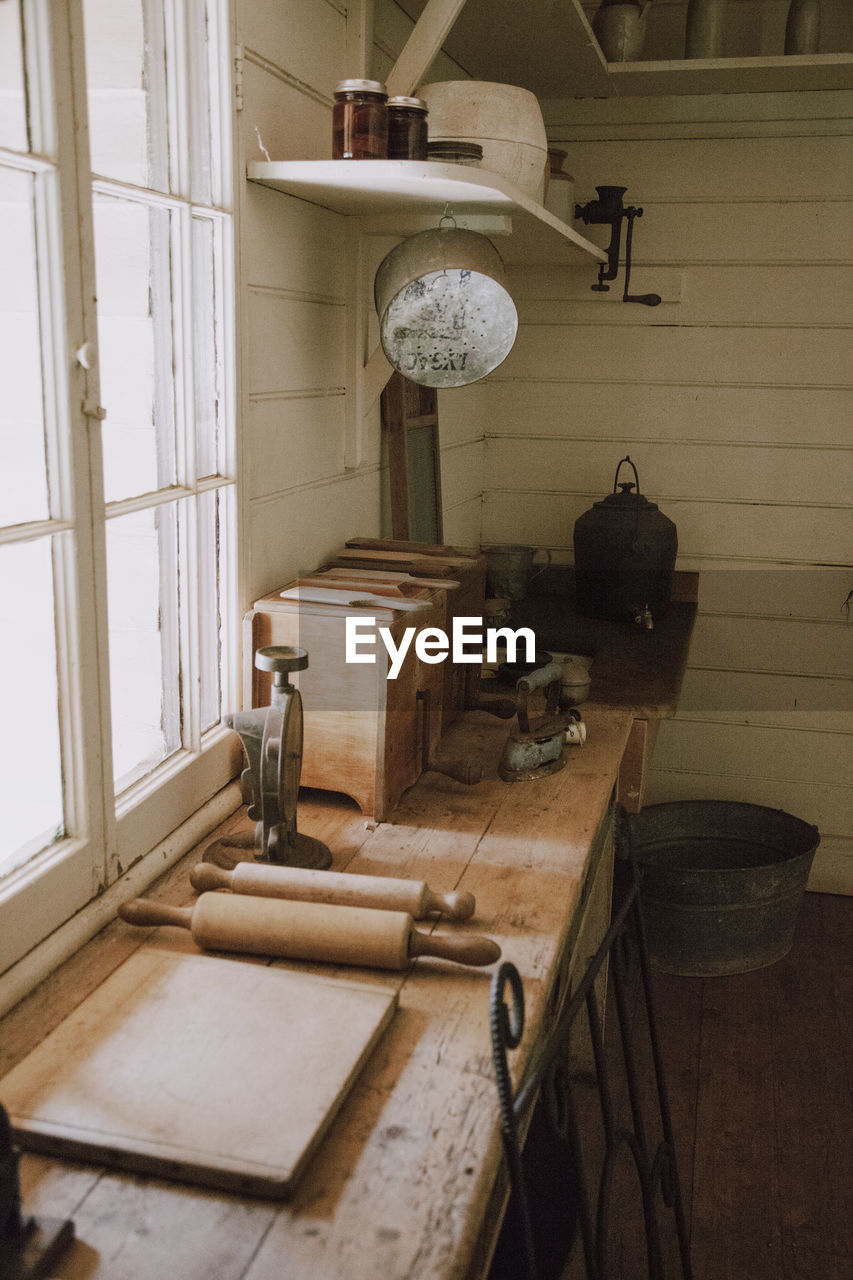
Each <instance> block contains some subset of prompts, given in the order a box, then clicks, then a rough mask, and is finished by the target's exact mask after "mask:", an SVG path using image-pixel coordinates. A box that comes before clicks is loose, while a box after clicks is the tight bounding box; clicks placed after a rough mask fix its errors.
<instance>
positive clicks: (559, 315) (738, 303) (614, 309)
mask: <svg viewBox="0 0 853 1280" xmlns="http://www.w3.org/2000/svg"><path fill="white" fill-rule="evenodd" d="M644 228H645V224H641V230H643V229H644ZM843 244H844V242H843V241H841V243H840V244H839V246H837V248H841V247H842V246H843ZM638 253H639V254H640V256H638ZM664 253H665V251H664ZM650 254H651V244H650V243H647V242H646V241H644V240H642V239H640V232H639V231H638V233H637V239H636V240H635V242H634V265H633V266H632V269H631V292H632V293H634V292H636V293H652V292H653V293H658V294H660V295H661V297H662V298H663V299H664V303H663V305H662V306H661V308H660V310H656V311H655V313H654V316H653V317H652V320H653V322H654V323H655V324H660V323H662V322H663V321H671V322H674V323H677V324H679V325H685V324H713V325H771V326H773V327H774V328H779V327H780V326H785V327H791V328H795V329H799V328H804V327H811V326H815V327H817V326H825V325H842V326H845V325H847V324H848V323H849V320H850V295H851V290H853V279H851V277H853V268H851V267H850V266H848V265H845V264H840V263H837V262H833V263H832V264H831V265H825V264H820V263H810V264H808V265H803V264H801V263H789V264H788V265H787V266H786V269H785V270H784V271H780V270H779V269H778V265H777V264H775V263H774V264H771V265H759V264H755V263H744V262H738V263H735V264H728V263H719V262H717V263H712V264H708V265H705V264H703V263H699V262H695V261H694V262H691V264H690V271H689V288H687V287H685V285H686V283H687V280H688V275H687V271H686V269H685V267H684V266H680V267H670V266H667V265H666V264H665V262H663V261H661V262H650V261H649V259H650ZM509 278H510V287H511V292H512V296H513V299H514V300H515V304H516V307H517V309H518V313H519V320H520V323H522V324H526V323H528V322H529V323H536V322H539V323H540V324H555V323H562V324H569V323H574V324H584V325H586V324H623V325H635V324H637V322H638V318H639V317H641V316H642V315H643V313H641V312H638V311H637V309H636V307H635V306H633V305H625V304H624V303H622V301H621V299H622V289H621V287H620V282H619V281H618V280H617V281H616V282H615V284H614V288H613V289H612V290H611V292H610V294H607V295H605V294H599V293H594V292H593V291H592V290H591V288H590V285H592V284H594V283H595V280H596V271H595V269H594V267H592V266H587V267H563V268H557V269H555V270H553V271H548V270H545V269H543V268H528V269H526V270H521V269H517V268H513V269H512V270H511V272H510V277H509ZM671 297H673V298H677V300H678V306H677V307H673V306H671V305H670V303H669V299H670V298H671ZM567 299H570V301H567Z"/></svg>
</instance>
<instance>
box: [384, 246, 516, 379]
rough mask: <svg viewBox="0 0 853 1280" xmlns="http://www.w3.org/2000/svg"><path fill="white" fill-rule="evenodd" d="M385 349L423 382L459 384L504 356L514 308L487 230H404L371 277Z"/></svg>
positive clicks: (509, 343) (512, 338)
mask: <svg viewBox="0 0 853 1280" xmlns="http://www.w3.org/2000/svg"><path fill="white" fill-rule="evenodd" d="M374 297H375V301H376V312H377V315H378V316H379V332H380V341H381V343H382V350H383V351H384V352H385V355H386V356H387V358H388V360H389V361H390V362H391V364H392V365H393V366H394V368H395V369H397V370H399V372H400V373H402V374H403V375H404V376H405V377H407V378H409V379H410V380H411V381H412V382H417V383H419V384H420V385H421V386H425V387H464V386H467V385H468V383H470V382H477V381H478V380H479V379H480V378H484V377H485V376H486V374H487V373H491V371H492V370H493V369H496V368H497V366H498V365H499V364H500V363H501V361H503V360H505V359H506V357H507V356H508V355H509V352H510V351H511V349H512V345H513V343H514V342H515V335H516V333H517V331H518V314H517V312H516V309H515V303H514V302H513V300H512V298H511V297H510V295H509V293H508V292H507V288H506V285H505V283H504V270H503V263H502V261H501V257H500V254H499V253H498V251H497V249H496V248H495V246H494V245H493V244H492V242H491V240H489V239H488V238H487V237H486V236H483V235H480V234H479V233H478V232H476V231H465V230H463V229H461V228H459V227H447V228H444V227H435V228H433V229H432V230H430V231H422V232H420V233H419V234H418V235H414V236H409V237H408V239H406V240H403V241H402V242H401V243H400V244H398V245H397V246H396V248H394V249H392V250H391V252H390V253H389V254H388V256H387V257H386V258H384V259H383V261H382V262H381V263H380V266H379V270H378V271H377V273H376V280H375V283H374Z"/></svg>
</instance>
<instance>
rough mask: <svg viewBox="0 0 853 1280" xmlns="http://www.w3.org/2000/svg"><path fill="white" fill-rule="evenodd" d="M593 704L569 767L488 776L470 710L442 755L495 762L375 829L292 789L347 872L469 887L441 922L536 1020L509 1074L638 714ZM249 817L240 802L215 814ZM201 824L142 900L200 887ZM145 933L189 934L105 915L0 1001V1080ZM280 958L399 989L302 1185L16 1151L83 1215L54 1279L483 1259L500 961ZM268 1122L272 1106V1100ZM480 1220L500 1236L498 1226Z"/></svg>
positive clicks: (214, 1276)
mask: <svg viewBox="0 0 853 1280" xmlns="http://www.w3.org/2000/svg"><path fill="white" fill-rule="evenodd" d="M584 715H585V719H586V721H587V725H588V731H589V737H588V741H587V744H586V745H585V746H584V747H582V748H569V749H568V752H567V754H568V764H567V766H566V768H565V769H564V770H563V771H562V772H560V773H557V774H554V775H552V776H550V777H546V778H542V779H539V780H537V781H535V782H531V783H517V784H507V783H504V782H502V781H501V780H500V779H499V778H497V776H496V772H495V770H496V765H497V761H498V758H499V755H500V750H501V747H502V745H503V742H504V740H505V737H506V733H507V728H508V726H507V724H506V723H505V722H501V721H497V720H495V719H494V718H493V717H491V716H488V715H486V714H485V713H482V712H471V713H468V714H466V715H465V716H464V717H463V719H462V720H461V721H459V722H458V723H457V724H456V725H454V726H453V727H452V729H451V730H450V732H449V733H448V734H447V735H446V737H445V738H444V739H443V740H442V744H441V752H440V756H441V757H443V758H445V759H448V760H449V759H454V758H458V757H459V756H467V757H471V756H477V757H479V758H480V759H482V760H483V762H484V765H485V770H486V777H485V779H484V781H483V782H482V783H480V784H479V785H478V786H476V787H470V788H466V787H463V786H461V785H460V784H459V783H456V782H454V781H452V780H451V779H449V778H447V777H445V776H443V775H439V774H435V773H430V774H425V775H424V776H423V777H422V778H421V779H420V780H419V781H418V783H417V784H416V785H415V786H414V787H413V788H412V789H411V790H410V791H409V792H408V793H407V794H406V795H405V796H404V798H403V801H402V802H401V804H400V805H399V807H398V809H397V811H396V813H395V815H394V817H393V820H392V821H390V822H386V823H383V824H381V825H379V826H376V827H373V826H372V824H368V823H366V822H365V820H364V818H363V817H362V815H361V813H360V811H359V810H358V808H357V807H356V806H355V805H354V804H353V803H352V802H351V801H349V800H346V799H345V798H343V797H341V796H335V795H329V794H324V793H319V792H312V793H308V794H305V793H303V797H302V798H301V799H300V806H299V827H300V830H303V831H306V832H308V833H310V834H313V835H316V836H318V837H319V838H320V839H322V840H324V841H325V842H326V843H327V844H328V845H329V847H330V848H331V850H332V853H333V860H334V861H333V865H334V868H335V869H336V870H343V869H347V870H350V871H357V872H360V873H363V874H367V875H371V874H373V875H394V876H406V877H410V878H413V879H424V880H426V881H427V882H428V883H429V884H430V885H431V886H432V887H434V888H439V889H450V888H460V889H465V890H469V891H470V892H472V893H473V894H474V895H475V896H476V899H477V912H476V916H475V918H474V919H473V920H472V921H466V922H465V924H464V926H463V925H457V926H452V925H441V924H438V925H436V926H435V927H436V928H437V929H439V930H452V929H453V928H456V929H461V930H464V931H465V932H471V931H474V930H479V931H482V932H483V933H485V934H487V935H489V936H490V937H493V938H495V939H496V940H497V941H498V942H499V943H500V945H501V947H502V950H503V957H504V958H505V959H507V960H511V961H512V962H513V963H514V964H515V965H516V966H517V967H518V969H519V970H520V972H521V975H522V978H523V982H524V990H525V999H526V1003H527V1025H526V1031H525V1038H524V1042H523V1044H522V1048H521V1050H520V1051H519V1052H518V1053H517V1054H516V1055H515V1067H516V1070H519V1069H521V1068H523V1064H524V1062H525V1059H526V1056H527V1054H528V1053H529V1049H530V1046H531V1044H532V1043H533V1041H534V1040H535V1037H536V1034H537V1030H538V1029H539V1028H540V1027H541V1023H542V1019H543V1013H544V1009H545V1002H546V999H547V995H548V992H549V988H550V985H551V983H552V982H553V980H554V977H555V970H556V965H557V960H558V958H559V956H560V953H561V949H562V948H563V946H564V943H565V941H566V938H567V936H568V934H569V930H570V928H571V925H572V919H573V915H574V913H575V908H576V905H577V903H578V898H579V894H580V891H581V887H582V884H583V879H584V874H585V870H586V868H587V863H588V859H589V856H590V850H591V847H592V842H593V838H594V836H595V833H596V830H597V828H598V827H599V825H600V822H601V820H602V816H603V815H604V814H605V813H606V810H607V807H608V804H609V802H610V799H611V796H612V794H613V790H614V785H615V783H616V778H617V773H618V770H619V765H620V761H621V759H622V756H623V753H624V752H625V748H626V744H627V742H628V739H629V735H630V733H631V729H632V724H633V712H632V711H631V710H626V709H625V708H620V707H607V706H602V705H600V704H597V703H595V702H590V703H589V704H587V705H586V706H585V707H584ZM245 825H246V818H245V814H244V812H242V811H241V812H240V813H238V814H237V815H235V816H234V817H233V818H232V819H230V820H229V822H228V823H226V824H224V826H223V828H221V829H220V831H221V832H223V831H225V830H234V829H236V828H238V827H240V826H243V827H245ZM212 838H213V836H211V837H210V838H209V839H212ZM209 839H208V840H205V841H204V843H203V845H202V846H200V847H199V849H197V850H194V851H193V852H191V853H190V854H189V855H187V857H186V858H184V859H183V860H182V862H181V863H179V864H178V866H177V867H175V868H174V869H173V870H172V871H171V872H170V873H169V874H168V875H167V876H165V877H164V878H163V879H162V880H161V881H159V882H158V883H157V884H156V885H154V886H153V888H152V889H151V890H150V896H152V897H155V898H158V899H160V900H165V901H170V902H177V903H181V904H183V903H187V902H190V901H192V899H193V892H192V889H191V888H190V885H189V879H188V876H189V870H190V868H191V867H192V866H193V865H195V863H196V862H197V861H198V858H199V856H200V854H201V852H202V851H203V849H204V847H206V845H207V844H208V843H209ZM421 927H429V926H428V925H427V924H426V923H424V924H422V925H421ZM143 944H144V945H148V946H150V945H156V946H164V947H167V948H169V949H172V950H184V951H186V950H191V951H192V950H195V949H196V948H195V946H194V944H193V943H192V941H191V940H190V938H189V936H188V935H187V934H186V933H185V932H184V931H179V930H176V929H167V928H163V929H160V930H156V931H153V932H152V933H148V932H144V931H141V930H135V929H132V928H131V927H130V926H128V925H125V924H123V923H122V922H120V921H115V922H113V923H112V924H110V925H109V926H108V927H107V928H106V929H104V930H103V931H102V932H101V933H100V934H98V935H97V937H96V938H94V939H93V940H92V941H91V942H90V943H89V944H88V945H87V946H86V947H84V948H83V949H82V950H81V951H80V952H79V953H78V954H77V955H76V956H74V957H73V958H72V959H71V960H69V961H68V962H67V963H66V964H65V965H63V966H62V967H61V968H60V969H58V970H57V971H56V973H54V974H53V975H52V976H51V977H50V978H49V979H48V980H47V981H45V982H44V983H42V985H41V986H40V987H39V988H37V990H36V991H34V992H33V993H32V994H31V995H30V996H29V997H28V998H27V999H26V1000H24V1001H22V1002H21V1004H20V1005H18V1006H17V1007H16V1008H15V1009H14V1010H12V1011H11V1013H9V1014H8V1015H7V1017H6V1018H5V1020H4V1021H3V1024H2V1036H0V1075H3V1074H5V1073H6V1072H7V1071H8V1070H10V1069H11V1067H12V1066H14V1065H15V1064H16V1063H17V1062H18V1061H20V1060H21V1058H23V1057H24V1056H25V1055H26V1053H27V1052H28V1051H29V1050H30V1049H31V1048H32V1047H33V1046H34V1045H35V1044H36V1043H38V1042H39V1041H40V1039H41V1038H43V1036H44V1035H46V1034H47V1033H48V1032H49V1031H50V1030H51V1029H52V1028H53V1027H54V1026H56V1025H57V1024H58V1023H59V1022H60V1021H61V1020H62V1018H63V1017H65V1016H67V1014H68V1013H69V1012H70V1011H71V1010H72V1009H73V1008H74V1007H76V1005H77V1004H79V1002H80V1001H81V1000H83V999H84V998H85V997H86V996H87V995H88V994H89V993H90V992H91V991H93V990H94V989H95V988H96V987H97V986H98V985H99V984H100V983H101V982H103V981H104V979H105V978H106V977H107V976H108V975H109V974H110V973H111V972H113V971H114V970H115V968H116V967H117V966H118V965H120V964H121V963H122V962H123V961H124V960H125V959H127V957H128V956H129V955H131V954H132V953H133V952H134V951H136V949H137V948H138V947H139V946H141V945H143ZM277 963H279V964H281V965H283V966H285V967H287V968H296V969H302V970H306V971H314V972H324V973H327V974H329V973H336V972H337V973H340V974H341V975H342V976H345V977H346V978H347V979H348V980H349V981H353V980H355V981H358V982H363V983H365V984H381V985H382V986H384V987H386V988H387V987H388V986H389V985H391V986H395V987H396V988H397V990H398V996H399V1005H398V1009H397V1012H396V1013H395V1015H394V1017H393V1019H392V1022H391V1025H390V1027H389V1028H388V1030H387V1031H386V1032H385V1033H384V1035H383V1037H382V1039H381V1040H380V1042H379V1044H378V1046H377V1048H376V1049H375V1050H374V1052H373V1054H372V1055H371V1057H370V1059H369V1060H368V1062H367V1065H366V1066H365V1068H364V1069H363V1071H362V1073H361V1075H360V1076H359V1078H358V1080H357V1082H356V1084H355V1086H354V1088H353V1090H352V1092H351V1093H350V1095H349V1096H348V1098H347V1099H346V1101H345V1102H344V1105H343V1107H342V1109H341V1111H340V1112H339V1114H338V1116H337V1117H336V1119H335V1121H334V1122H333V1125H332V1127H331V1129H330V1131H329V1134H328V1135H327V1137H326V1138H325V1139H324V1141H323V1143H322V1144H321V1146H320V1148H319V1150H318V1152H317V1154H316V1155H315V1156H314V1158H313V1159H312V1161H311V1162H310V1164H309V1166H308V1168H307V1171H306V1172H305V1174H304V1177H303V1179H302V1181H301V1183H300V1184H299V1187H298V1189H297V1193H296V1195H295V1198H294V1199H293V1200H292V1201H290V1202H288V1203H286V1204H281V1205H280V1204H276V1203H270V1202H266V1201H261V1200H249V1199H245V1198H242V1197H238V1196H230V1195H227V1194H225V1193H218V1192H210V1191H204V1190H201V1189H198V1188H195V1187H192V1186H187V1185H181V1184H178V1183H168V1182H165V1181H161V1180H158V1179H154V1178H145V1177H135V1176H133V1175H131V1174H124V1173H117V1172H111V1171H106V1170H104V1169H102V1168H98V1167H94V1166H90V1165H84V1164H77V1163H74V1162H71V1161H59V1160H54V1159H48V1158H43V1157H37V1156H33V1155H26V1154H25V1155H24V1156H23V1157H22V1162H21V1181H22V1191H23V1197H24V1210H25V1212H26V1213H29V1214H37V1215H42V1216H47V1217H52V1218H62V1217H71V1218H73V1220H74V1224H75V1231H76V1238H75V1242H74V1244H73V1246H72V1247H71V1249H70V1250H69V1251H68V1253H67V1254H66V1255H64V1257H63V1258H62V1260H61V1262H60V1263H59V1264H58V1265H57V1266H56V1267H55V1271H54V1273H55V1276H56V1277H57V1278H58V1280H151V1277H152V1276H158V1275H162V1276H167V1277H175V1278H176V1280H281V1278H282V1276H288V1277H293V1278H294V1280H297V1278H298V1280H308V1278H310V1280H344V1278H345V1280H360V1278H363V1280H376V1277H377V1276H381V1277H382V1280H472V1278H473V1277H474V1276H476V1275H477V1274H478V1266H479V1261H478V1258H479V1255H478V1241H479V1238H480V1234H481V1229H482V1228H483V1226H484V1219H486V1218H488V1216H489V1213H490V1210H489V1207H488V1206H489V1201H490V1195H491V1193H492V1191H493V1187H494V1185H495V1181H496V1177H497V1176H498V1173H499V1169H500V1167H501V1160H502V1153H501V1144H500V1135H499V1129H498V1118H497V1117H498V1110H497V1093H496V1088H495V1082H494V1072H493V1068H492V1061H491V1046H490V1039H489V1025H488V1023H489V1018H488V1007H489V986H490V980H491V974H492V968H489V969H485V970H474V969H465V968H463V967H461V966H455V965H453V964H450V963H448V962H446V961H441V960H435V959H427V958H423V959H420V960H417V961H416V962H415V963H414V964H413V965H412V966H411V968H410V969H408V970H407V971H406V972H405V973H403V974H401V975H397V974H393V973H388V972H386V971H378V970H376V971H370V970H363V969H356V968H348V969H343V968H341V969H337V970H336V969H333V968H332V967H331V966H319V965H315V966H312V965H309V964H302V963H300V962H294V961H279V962H277ZM202 1069H203V1064H201V1063H200V1064H199V1070H202ZM270 1118H271V1122H273V1123H274V1118H275V1099H274V1098H271V1099H270ZM492 1212H494V1211H492ZM485 1225H486V1229H487V1232H488V1229H489V1227H490V1226H491V1225H492V1224H491V1223H490V1222H488V1221H487V1222H486V1224H485ZM494 1225H496V1223H495V1224H494Z"/></svg>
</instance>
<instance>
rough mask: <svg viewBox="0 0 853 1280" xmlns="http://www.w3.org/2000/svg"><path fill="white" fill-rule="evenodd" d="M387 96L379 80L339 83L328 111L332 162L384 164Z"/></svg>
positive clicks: (344, 81) (386, 142) (386, 153)
mask: <svg viewBox="0 0 853 1280" xmlns="http://www.w3.org/2000/svg"><path fill="white" fill-rule="evenodd" d="M387 155H388V93H387V90H386V88H385V85H384V84H382V83H381V81H379V80H341V82H340V84H338V85H337V86H336V88H335V100H334V106H333V108H332V159H333V160H384V159H386V157H387Z"/></svg>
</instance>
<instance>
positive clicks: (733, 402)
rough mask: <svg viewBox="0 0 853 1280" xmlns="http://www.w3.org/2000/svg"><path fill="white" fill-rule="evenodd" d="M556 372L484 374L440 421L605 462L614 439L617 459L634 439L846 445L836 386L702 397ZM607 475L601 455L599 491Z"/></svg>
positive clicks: (844, 397)
mask: <svg viewBox="0 0 853 1280" xmlns="http://www.w3.org/2000/svg"><path fill="white" fill-rule="evenodd" d="M560 375H561V370H559V369H555V370H554V371H553V372H552V375H551V376H550V377H548V378H542V379H540V380H539V381H536V382H534V381H524V382H523V381H521V380H519V381H516V382H510V381H502V380H498V377H497V375H496V374H492V376H491V377H490V378H488V379H487V380H486V381H485V382H482V383H478V384H476V386H474V387H469V388H467V389H466V390H465V391H459V392H458V393H456V394H455V395H451V394H448V395H446V396H445V397H443V398H442V400H441V413H442V423H443V424H444V423H445V422H449V423H450V430H452V431H458V432H460V433H461V432H462V431H463V430H464V431H466V432H467V431H470V432H476V433H479V434H482V435H484V436H487V437H494V438H495V439H500V438H502V437H504V436H515V435H528V434H530V433H535V434H536V435H548V436H552V435H553V436H555V437H558V438H560V439H565V440H572V441H578V442H581V441H591V442H593V443H595V442H601V444H602V446H603V449H604V450H606V452H607V454H608V455H609V454H610V453H611V452H612V451H611V449H610V442H611V441H613V442H614V449H615V451H616V453H617V459H618V457H624V455H625V453H628V452H630V448H623V449H622V452H621V453H619V450H620V448H621V447H622V445H625V444H627V445H631V444H633V443H635V442H636V441H661V442H673V441H690V442H693V441H697V442H701V443H702V444H705V443H715V444H717V445H721V446H725V447H733V448H738V447H743V446H747V445H749V444H750V443H751V442H755V443H760V444H768V445H774V446H776V447H784V446H786V445H790V446H792V447H794V448H804V447H809V446H811V445H822V446H834V447H839V448H842V447H843V448H845V449H846V448H847V447H848V442H849V432H850V393H849V391H848V390H846V389H844V388H841V387H831V388H825V387H806V388H796V389H794V388H780V387H708V386H706V387H702V389H701V393H700V391H699V390H698V389H697V388H696V387H691V386H687V385H680V384H678V383H674V384H673V383H668V382H661V383H645V382H642V381H640V382H634V383H631V382H626V383H620V382H611V381H608V378H607V371H606V369H604V368H602V367H601V366H599V365H596V366H594V367H593V368H591V369H589V370H587V371H586V376H584V377H582V378H579V379H569V378H563V377H561V376H560ZM474 393H476V394H474ZM457 406H459V407H458V408H457ZM613 470H615V464H614V467H613V468H612V469H609V464H608V460H607V458H606V457H602V460H601V475H602V477H603V482H604V486H605V489H604V491H605V492H606V491H607V490H608V489H609V488H610V486H611V484H612V481H613ZM598 496H602V497H603V493H602V494H600V495H598Z"/></svg>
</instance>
